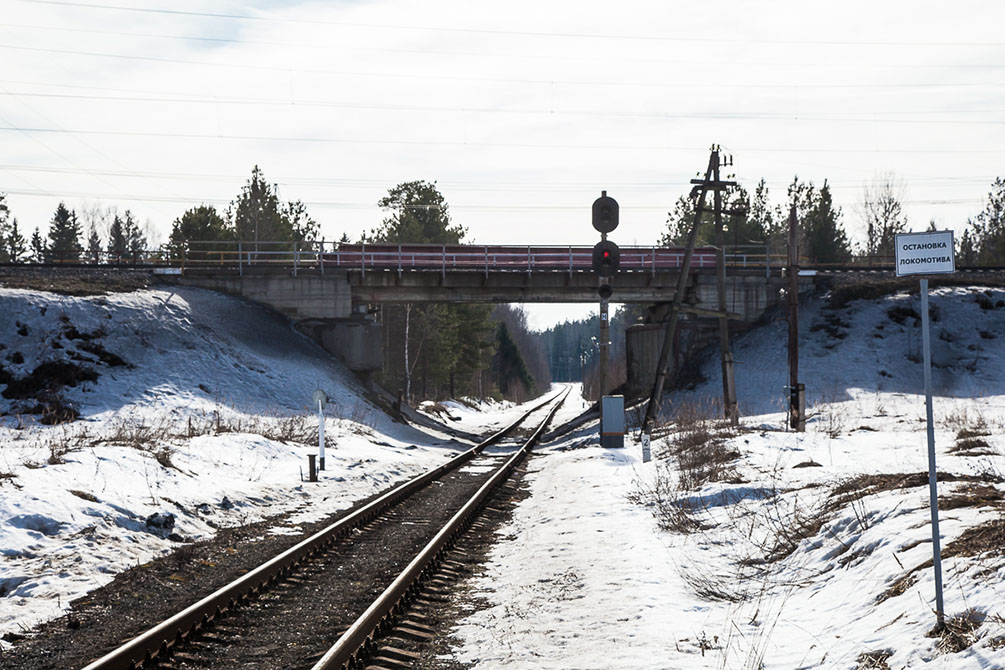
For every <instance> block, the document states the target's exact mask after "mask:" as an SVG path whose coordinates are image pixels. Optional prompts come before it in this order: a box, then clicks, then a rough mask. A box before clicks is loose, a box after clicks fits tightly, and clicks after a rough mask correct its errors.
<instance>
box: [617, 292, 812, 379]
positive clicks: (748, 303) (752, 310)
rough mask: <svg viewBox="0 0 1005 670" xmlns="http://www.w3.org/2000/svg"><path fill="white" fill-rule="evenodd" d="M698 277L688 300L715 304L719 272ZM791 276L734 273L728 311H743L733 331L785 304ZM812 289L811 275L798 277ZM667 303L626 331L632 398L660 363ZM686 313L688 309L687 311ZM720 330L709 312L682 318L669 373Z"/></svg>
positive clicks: (676, 370)
mask: <svg viewBox="0 0 1005 670" xmlns="http://www.w3.org/2000/svg"><path fill="white" fill-rule="evenodd" d="M694 276H695V282H694V284H693V285H692V287H691V288H690V290H689V291H688V295H687V297H686V299H685V302H686V303H687V304H689V305H692V306H695V307H702V308H704V309H709V310H714V309H716V308H717V301H718V296H717V293H716V290H717V289H716V284H715V276H714V275H712V274H700V273H699V274H695V275H694ZM787 282H788V280H787V279H786V278H784V277H780V276H778V275H775V276H771V277H766V276H764V275H760V276H756V275H731V276H729V277H727V279H726V308H727V311H729V312H733V313H736V314H738V315H739V316H740V319H739V320H734V321H730V331H731V332H736V331H741V330H745V329H746V328H749V327H750V326H751V325H753V324H754V323H755V322H757V321H758V320H759V319H761V318H763V317H764V315H765V314H767V313H768V312H770V311H771V310H773V309H774V308H776V307H777V306H778V305H780V304H782V302H783V301H784V293H782V292H781V289H782V288H784V287H785V285H786V284H787ZM812 289H813V278H812V277H802V278H800V292H805V291H809V290H812ZM668 309H669V303H660V304H658V305H653V306H652V307H651V308H650V310H649V318H648V320H647V322H646V323H639V324H635V325H632V326H630V327H629V328H628V329H627V330H626V331H625V356H626V359H627V360H626V364H627V366H626V367H627V371H628V380H627V383H626V387H625V395H626V396H627V397H630V398H642V397H647V396H648V394H649V393H650V392H651V391H652V387H653V382H654V381H655V378H656V364H657V361H658V360H659V353H660V349H661V347H662V346H663V337H664V331H665V326H666V324H665V321H666V319H667V317H668V314H667V311H668ZM685 316H687V315H685ZM717 335H718V331H717V323H716V320H714V319H711V318H706V317H700V318H693V317H692V318H682V319H681V320H680V322H679V323H678V328H677V333H676V342H675V343H674V346H673V349H672V350H671V351H672V353H673V356H672V359H671V370H670V377H671V378H673V377H675V376H676V375H677V374H678V373H679V372H681V370H682V369H683V368H684V367H685V366H686V364H687V361H688V357H689V356H692V355H694V354H696V353H697V352H698V351H699V350H700V349H702V348H704V347H706V346H708V345H711V344H714V343H715V342H716V338H717Z"/></svg>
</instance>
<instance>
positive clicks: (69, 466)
mask: <svg viewBox="0 0 1005 670" xmlns="http://www.w3.org/2000/svg"><path fill="white" fill-rule="evenodd" d="M0 312H2V313H3V314H4V315H5V316H6V318H5V319H4V320H3V322H2V323H0V367H2V372H0V374H2V375H3V379H2V383H5V384H6V387H5V388H4V391H3V395H4V397H3V398H0V409H2V412H3V416H2V419H0V422H2V423H0V445H2V447H0V553H2V555H3V557H2V559H0V635H5V634H12V633H19V632H22V631H24V630H26V629H28V628H30V627H31V626H33V625H35V624H36V623H38V622H40V621H42V620H44V619H47V618H50V617H53V616H56V615H58V614H60V613H61V612H63V611H65V609H66V608H67V607H68V604H69V602H70V601H71V600H72V599H73V598H76V597H79V596H81V595H83V594H84V593H86V592H87V591H89V590H91V589H93V588H96V587H98V586H100V585H102V584H104V583H106V582H108V581H110V580H111V579H112V578H113V576H114V575H115V574H116V573H118V572H120V571H122V570H124V569H126V568H128V567H131V566H134V565H137V564H139V563H144V562H146V561H148V560H150V559H152V558H154V557H156V556H159V555H162V554H164V553H167V552H169V551H172V550H173V549H175V548H177V547H179V546H181V544H182V543H184V542H189V541H192V540H197V539H203V538H207V537H209V536H211V535H212V534H213V533H214V530H215V529H216V528H219V527H226V526H234V525H238V524H243V523H249V522H253V521H258V520H261V519H263V518H266V517H269V516H273V515H276V514H279V513H282V512H292V513H293V514H292V515H291V516H289V517H287V518H286V520H285V525H284V526H282V527H277V528H275V529H274V530H273V532H295V531H296V524H299V523H306V522H308V521H312V520H315V519H319V518H322V517H323V516H325V515H326V514H328V513H331V512H334V511H337V510H340V509H344V508H346V507H348V506H350V505H351V503H352V502H354V501H356V500H358V499H360V498H363V497H366V496H368V495H370V494H372V493H374V492H375V491H377V490H380V489H382V488H385V487H386V486H388V485H389V484H390V483H391V482H392V481H395V480H398V479H401V478H404V477H405V476H407V475H410V474H413V473H417V472H420V471H423V470H425V469H427V467H428V466H429V465H430V464H431V463H437V464H438V463H439V462H440V461H442V459H443V456H444V454H445V453H446V450H445V449H443V448H442V445H443V444H444V443H446V442H447V438H443V439H440V437H438V436H435V435H432V436H431V435H428V434H425V433H420V432H418V431H415V430H412V429H410V428H407V427H405V426H402V425H401V424H396V423H393V422H392V421H391V420H390V419H388V418H387V417H386V415H384V414H383V413H381V412H380V411H379V410H377V409H376V408H374V407H373V406H371V405H369V404H368V403H367V402H366V401H365V400H364V399H363V397H362V396H361V389H360V388H359V387H358V385H357V384H356V382H355V381H354V379H353V378H352V376H351V375H350V374H349V373H348V372H347V371H346V370H345V369H344V368H342V367H341V366H340V365H339V364H338V363H336V362H335V361H333V360H332V358H331V357H330V356H328V355H327V354H325V353H324V352H323V351H322V350H321V349H320V348H319V347H317V346H316V345H314V344H313V343H312V342H311V341H310V340H308V339H307V338H305V337H303V336H301V335H300V334H298V333H296V332H295V331H293V329H292V328H291V326H290V325H289V324H288V323H287V322H286V321H285V320H284V319H282V318H281V317H278V316H277V315H275V314H273V313H271V312H269V311H267V310H265V309H262V308H259V307H256V306H254V305H251V304H249V303H246V302H243V301H239V300H236V299H232V298H228V297H225V296H222V295H218V294H214V293H211V292H207V291H200V290H196V289H186V290H177V291H167V290H148V291H140V292H135V293H119V294H113V295H108V296H103V297H88V298H73V297H66V296H57V295H53V294H49V293H42V292H35V291H23V290H13V289H0ZM319 388H320V389H323V390H324V391H325V392H326V393H327V394H328V396H329V398H330V399H331V403H330V404H329V406H328V407H327V409H326V436H327V459H326V460H327V463H326V465H327V468H326V470H325V471H324V472H323V473H321V482H320V483H319V484H305V483H302V481H301V477H302V475H306V470H307V455H308V454H311V453H316V452H317V450H318V446H317V409H316V408H314V409H312V408H311V407H310V405H311V397H312V394H313V392H314V391H315V390H316V389H319ZM77 414H79V418H78V419H77V420H75V421H69V422H66V419H70V418H72V417H73V416H74V415H77ZM53 421H55V422H56V423H52V422H53ZM60 421H63V422H62V423H60ZM0 644H2V643H0Z"/></svg>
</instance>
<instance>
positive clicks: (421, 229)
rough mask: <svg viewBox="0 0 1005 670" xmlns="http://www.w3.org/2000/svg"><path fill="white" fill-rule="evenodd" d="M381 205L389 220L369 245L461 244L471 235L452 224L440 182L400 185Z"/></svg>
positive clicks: (415, 182) (370, 238)
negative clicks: (438, 184)
mask: <svg viewBox="0 0 1005 670" xmlns="http://www.w3.org/2000/svg"><path fill="white" fill-rule="evenodd" d="M377 205H378V206H379V207H380V208H381V209H383V210H386V211H387V212H388V216H387V218H385V219H384V222H383V223H382V224H381V226H380V227H379V228H377V229H376V230H374V231H372V232H371V233H370V235H369V236H368V237H367V240H366V241H369V242H390V243H395V244H401V243H408V244H458V243H459V242H460V241H461V240H462V239H464V236H465V235H466V234H467V230H465V229H464V227H463V226H459V225H452V224H451V222H450V210H449V207H448V206H447V201H446V199H445V198H444V197H443V195H442V194H441V193H440V191H439V190H438V189H437V188H436V182H432V183H430V182H426V181H410V182H404V183H401V184H398V185H397V186H395V187H394V188H392V189H390V190H389V191H388V192H387V195H386V196H384V197H383V198H381V199H380V201H379V202H378V203H377Z"/></svg>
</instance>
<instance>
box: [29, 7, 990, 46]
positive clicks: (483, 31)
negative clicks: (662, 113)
mask: <svg viewBox="0 0 1005 670" xmlns="http://www.w3.org/2000/svg"><path fill="white" fill-rule="evenodd" d="M20 2H26V3H32V4H41V5H59V6H64V7H77V8H82V9H101V10H111V11H122V12H142V13H154V14H169V15H175V16H195V17H203V18H214V19H230V20H239V21H258V22H271V23H293V24H302V25H334V26H344V27H347V28H377V29H381V30H388V29H390V30H405V31H423V32H445V33H466V34H475V35H510V36H517V37H549V38H553V37H561V38H571V39H591V40H597V39H600V40H636V41H654V42H684V43H713V44H720V43H727V44H732V43H736V42H740V43H744V44H790V45H800V46H881V47H888V46H897V47H921V48H925V49H931V48H932V47H968V48H972V47H1001V46H1005V42H970V41H966V42H932V41H924V42H920V41H913V42H905V41H897V40H798V39H761V38H753V37H697V36H693V35H686V36H683V35H626V34H616V33H585V32H584V33H574V32H553V31H530V30H502V29H495V28H459V27H444V26H429V25H425V26H420V25H414V24H407V25H406V24H392V23H365V22H352V21H331V20H319V19H291V18H283V17H277V16H256V15H252V14H225V13H218V12H195V11H187V10H177V9H161V8H153V7H130V6H124V5H105V4H99V3H83V2H68V1H66V0H20Z"/></svg>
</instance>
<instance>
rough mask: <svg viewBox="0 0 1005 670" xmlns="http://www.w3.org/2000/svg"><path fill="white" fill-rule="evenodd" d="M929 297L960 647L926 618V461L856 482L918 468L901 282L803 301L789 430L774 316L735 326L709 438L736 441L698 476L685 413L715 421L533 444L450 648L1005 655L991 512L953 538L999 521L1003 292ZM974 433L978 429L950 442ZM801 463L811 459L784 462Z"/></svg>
mask: <svg viewBox="0 0 1005 670" xmlns="http://www.w3.org/2000/svg"><path fill="white" fill-rule="evenodd" d="M932 302H933V305H935V308H934V312H935V314H936V315H937V316H938V320H937V321H935V322H934V323H933V324H932V337H933V351H934V364H935V366H936V368H935V370H934V372H935V383H936V394H937V396H936V400H935V417H936V446H937V452H938V467H939V470H940V472H946V473H950V474H953V475H957V476H962V477H970V478H971V479H972V480H973V481H955V482H950V481H946V482H942V483H940V485H939V486H940V496H942V497H943V502H944V503H947V501H948V499H949V498H952V497H955V498H956V500H957V504H958V505H959V506H957V504H945V507H946V509H943V511H942V512H941V514H940V520H941V540H942V547H943V553H944V555H945V556H946V558H945V560H944V563H943V570H944V580H945V589H944V591H945V599H946V600H945V602H946V613H947V617H949V618H950V619H952V618H953V617H956V616H958V615H963V614H965V613H966V612H968V611H972V612H973V614H972V615H971V618H973V619H974V620H976V621H982V622H983V623H982V624H981V625H980V626H979V627H976V630H974V631H972V634H971V631H970V630H969V629H968V628H962V627H957V628H954V629H953V630H956V631H957V632H959V633H960V635H961V638H960V639H961V640H962V643H961V644H960V643H958V641H957V640H953V639H952V638H951V637H949V636H946V637H943V638H937V637H928V636H926V633H927V632H928V631H930V630H931V629H932V628H933V626H934V624H935V616H934V613H933V610H934V578H933V571H932V569H931V567H930V566H926V561H929V560H931V555H932V542H931V529H930V516H929V514H930V512H929V508H928V487H927V476H922V477H921V478H920V480H911V482H912V485H908V486H906V487H903V488H901V487H897V486H888V487H885V488H884V487H883V486H881V485H879V483H878V482H879V480H880V478H877V479H875V480H865V479H853V478H856V477H859V476H861V475H890V477H886V478H883V479H882V481H885V482H890V481H895V480H896V477H894V476H895V475H898V474H909V473H925V472H927V468H928V465H927V451H926V449H927V447H926V444H927V443H926V433H925V423H924V416H925V410H924V396H923V387H922V369H921V365H920V363H919V362H918V361H920V358H921V350H920V342H921V340H920V328H919V327H918V325H917V324H916V319H915V318H914V317H913V316H911V310H912V309H914V310H917V309H919V306H918V300H917V297H916V296H915V297H911V296H907V295H905V294H899V295H895V296H890V297H888V298H885V299H879V300H870V301H866V300H860V301H855V302H852V303H850V304H849V305H847V306H846V307H845V308H842V309H837V310H830V309H825V308H824V303H823V302H822V301H820V300H819V299H818V300H817V301H815V302H813V303H811V304H810V305H806V306H804V307H803V309H802V311H801V314H800V325H801V336H800V339H801V363H800V369H801V377H802V379H803V380H805V382H806V384H807V388H808V391H809V398H808V401H809V402H808V404H809V406H810V413H811V417H812V418H811V421H810V424H809V427H808V429H807V432H806V433H803V434H797V433H791V432H785V431H784V421H785V415H784V414H783V413H782V412H781V410H782V408H783V406H784V405H783V402H784V392H783V386H784V385H785V384H786V383H787V371H786V367H785V366H786V354H785V341H786V336H785V332H786V331H785V329H786V326H785V323H784V322H776V323H772V324H768V325H767V326H764V327H762V328H759V329H757V330H754V331H752V332H750V333H748V334H747V335H745V336H743V337H741V338H739V339H738V340H737V341H736V342H735V343H734V352H735V358H736V360H737V361H738V362H739V365H738V367H737V372H736V378H737V389H738V396H739V398H740V400H741V403H742V407H743V408H744V410H745V411H744V414H745V416H744V418H743V420H742V430H741V431H740V432H738V433H735V434H726V435H722V439H721V452H718V453H727V454H728V453H729V452H731V451H734V450H735V451H736V452H737V455H738V456H739V458H738V459H736V460H735V461H732V463H731V464H729V463H726V465H731V467H730V468H728V469H725V470H724V472H722V473H719V474H720V476H719V477H713V478H712V481H708V482H705V483H703V484H700V485H699V486H697V487H696V488H694V489H693V490H691V489H688V488H687V487H686V486H683V485H681V484H680V482H681V480H682V479H683V475H684V474H688V475H689V476H690V475H694V474H695V472H697V471H699V470H701V469H702V468H703V467H706V466H705V465H697V466H694V469H691V466H688V467H685V465H682V462H683V463H685V464H686V463H687V456H688V455H690V454H694V453H697V452H696V449H697V447H696V446H695V445H696V444H697V442H689V441H688V440H689V439H692V438H693V437H694V434H695V433H696V432H700V430H702V429H707V430H710V431H711V432H712V433H713V435H714V434H715V433H716V431H717V430H718V429H717V428H716V427H714V426H710V425H709V422H696V423H690V424H682V426H680V428H681V432H678V433H676V434H674V435H671V437H670V438H668V439H667V440H665V441H663V442H661V443H659V444H658V445H657V453H658V454H659V455H662V456H663V457H664V458H657V459H655V460H654V461H652V462H650V463H642V462H641V458H640V456H641V454H640V447H639V445H638V444H637V443H636V442H634V441H633V440H629V441H628V446H627V448H625V449H624V450H604V449H600V448H599V447H598V446H597V440H596V437H595V431H596V425H595V424H594V425H593V426H588V427H585V428H584V429H582V430H580V431H578V432H577V433H573V434H572V435H569V436H566V437H565V438H563V439H562V440H561V441H559V442H557V443H555V444H552V445H547V447H546V448H544V449H543V450H542V451H543V452H544V453H545V456H543V457H540V458H537V459H534V460H533V461H531V467H530V472H529V474H528V478H527V481H528V485H529V490H530V492H531V496H530V497H529V498H528V499H527V500H525V501H524V502H523V503H522V504H521V505H520V506H519V507H518V508H517V510H516V512H515V514H514V517H513V519H512V521H511V522H510V523H509V524H508V525H507V526H505V527H504V528H502V529H500V532H499V536H500V542H499V543H498V545H496V547H494V549H493V550H492V552H491V561H490V563H489V564H488V565H487V566H486V569H485V571H484V573H483V574H482V575H481V576H480V577H478V578H477V579H476V582H475V585H474V590H473V596H474V597H475V598H476V599H480V600H481V601H482V602H483V603H484V604H485V605H486V607H485V608H484V609H481V610H479V611H475V612H473V613H471V614H469V615H468V616H467V617H466V618H465V620H464V621H463V622H462V623H461V624H460V625H459V626H458V627H457V629H456V630H455V633H454V635H455V637H456V639H457V642H458V644H459V648H458V649H457V650H456V651H455V653H454V654H453V656H454V658H456V659H457V660H460V661H464V662H469V663H473V664H475V665H476V666H477V667H479V668H502V667H534V668H626V669H627V668H738V669H739V668H743V669H747V668H751V669H753V668H768V669H770V668H780V669H781V668H785V669H791V668H849V669H852V668H886V667H889V668H917V667H932V668H953V669H954V670H957V669H958V670H963V669H966V670H969V669H972V668H973V669H977V668H1005V625H1003V623H1005V620H1003V618H1002V617H1003V616H1005V586H1003V582H1005V558H1003V552H1002V544H1001V537H1002V531H1001V526H999V527H998V531H997V533H998V534H997V536H996V538H997V539H996V540H994V541H992V543H991V546H982V545H981V542H980V537H981V536H974V535H972V534H971V535H966V536H964V531H967V529H971V533H973V529H976V528H978V527H980V526H981V525H982V524H988V523H991V522H994V521H995V520H998V523H999V524H1002V523H1005V518H1003V512H1002V500H1001V498H1002V494H1003V493H1005V485H1003V484H1002V475H1003V474H1005V457H1003V446H1005V441H1003V439H1002V438H1001V437H1000V435H1001V432H1002V428H1003V427H1005V374H1003V373H1005V362H1003V361H1002V358H1001V356H1000V352H1001V344H1000V340H998V337H999V335H1000V334H1002V333H1005V327H1003V326H1005V293H1003V292H1002V291H991V292H989V293H987V294H985V293H983V292H980V291H978V290H977V289H972V290H966V289H940V290H938V291H935V292H934V294H933V299H932ZM995 305H998V307H995ZM915 313H916V312H915ZM905 315H906V316H905ZM898 320H899V321H900V323H898ZM718 369H719V367H718V363H717V362H716V361H709V362H707V363H706V364H705V365H704V366H703V372H704V374H705V375H707V377H708V379H707V381H705V382H704V383H702V384H700V385H699V386H698V387H697V388H696V389H695V390H693V391H690V392H686V393H676V394H674V396H673V398H672V402H673V406H674V407H676V408H680V407H693V406H701V405H707V404H709V403H708V402H707V399H708V398H710V397H714V396H715V395H716V394H718V393H720V392H721V381H720V379H719V378H718V376H717V372H718ZM687 413H688V412H687V411H684V412H683V414H687ZM962 431H969V432H962ZM961 432H962V433H961ZM961 435H962V437H961ZM968 435H976V437H974V438H972V439H977V440H981V441H982V443H977V444H974V443H971V448H970V449H963V450H960V445H961V444H965V440H966V439H968V438H967V436H968ZM705 444H714V442H713V443H708V442H705ZM682 445H683V446H684V448H682V449H681V448H679V447H681V446H682ZM675 449H676V450H677V452H678V453H679V454H681V457H680V458H677V457H674V456H672V455H671V453H672V452H674V450H675ZM700 453H702V454H703V455H704V454H705V453H706V452H700ZM708 453H710V454H713V455H714V454H715V453H717V452H715V451H711V452H708ZM707 462H711V461H706V463H707ZM808 462H813V463H816V464H819V466H810V467H796V466H801V465H804V464H807V463H808ZM848 482H854V484H853V485H851V486H848V487H846V488H847V490H841V491H839V494H840V495H835V493H834V491H835V488H836V487H838V486H839V485H840V484H842V483H848ZM964 493H966V494H967V495H966V496H964V495H963V494H964ZM859 494H864V495H859ZM979 497H983V498H984V499H985V501H986V503H987V504H983V503H981V504H974V499H975V498H979ZM964 498H968V499H969V500H968V501H965V502H962V503H961V502H959V501H961V500H964ZM657 499H662V502H663V504H662V505H659V504H655V503H654V501H655V500H657ZM633 501H634V502H633ZM636 503H647V504H636ZM681 509H683V510H684V511H685V514H684V516H683V517H681V516H680V514H677V515H676V517H675V518H676V521H677V522H679V524H682V525H677V526H676V528H677V530H668V529H660V528H659V527H658V522H659V521H658V517H659V515H660V513H661V512H668V513H670V514H671V516H673V515H674V514H675V512H678V511H679V510H681ZM664 519H665V517H664ZM687 523H698V524H700V525H701V529H700V530H696V529H694V528H693V527H692V528H690V529H689V530H681V528H684V527H686V525H687ZM668 525H670V526H673V525H674V523H673V519H670V520H669V524H668ZM988 528H989V527H987V526H985V531H986V532H987V533H988V534H990V533H991V532H992V531H991V530H989V529H988ZM987 536H988V535H985V536H984V537H985V538H986V537H987ZM975 537H976V539H975ZM964 541H966V544H965V543H964ZM954 542H955V544H954ZM967 547H969V549H967ZM954 553H955V555H953V554H954ZM970 554H976V555H970ZM905 577H907V579H904V578H905ZM892 587H896V588H892ZM884 593H886V595H887V597H883V594H884ZM969 628H974V626H970V627H969ZM975 640H976V641H975ZM954 643H957V647H956V648H959V647H964V648H962V650H960V651H955V649H947V647H951V646H952V645H953V644H954ZM971 643H972V644H971ZM940 645H941V646H940Z"/></svg>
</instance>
